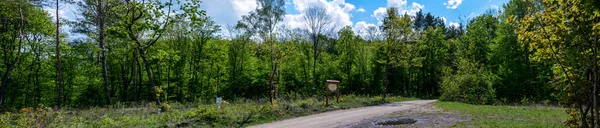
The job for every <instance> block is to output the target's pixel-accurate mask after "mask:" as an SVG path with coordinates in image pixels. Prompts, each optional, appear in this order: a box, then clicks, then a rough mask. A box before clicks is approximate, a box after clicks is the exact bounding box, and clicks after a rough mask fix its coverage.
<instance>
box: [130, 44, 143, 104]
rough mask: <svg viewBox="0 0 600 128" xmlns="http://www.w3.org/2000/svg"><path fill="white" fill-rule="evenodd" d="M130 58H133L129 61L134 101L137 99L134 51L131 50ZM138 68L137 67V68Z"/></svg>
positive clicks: (135, 57)
mask: <svg viewBox="0 0 600 128" xmlns="http://www.w3.org/2000/svg"><path fill="white" fill-rule="evenodd" d="M131 60H133V62H132V63H131V79H133V97H134V100H135V101H138V100H139V95H138V93H139V92H138V88H139V87H138V84H137V83H138V81H137V79H138V76H137V74H136V73H137V71H136V66H135V65H136V63H137V56H136V55H135V51H134V52H133V58H131ZM138 70H139V69H138ZM139 82H140V83H141V82H142V81H141V80H140V81H139Z"/></svg>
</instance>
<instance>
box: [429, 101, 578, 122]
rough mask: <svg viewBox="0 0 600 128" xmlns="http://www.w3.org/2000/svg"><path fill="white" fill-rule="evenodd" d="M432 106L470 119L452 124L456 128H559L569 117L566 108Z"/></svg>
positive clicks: (541, 106) (537, 106)
mask: <svg viewBox="0 0 600 128" xmlns="http://www.w3.org/2000/svg"><path fill="white" fill-rule="evenodd" d="M435 106H436V107H438V108H441V109H444V111H452V112H457V113H458V115H459V116H460V118H463V119H470V120H469V121H466V122H459V123H456V124H454V126H456V127H492V128H498V127H507V128H517V127H518V128H554V127H557V128H561V127H564V122H565V120H566V119H567V117H568V116H569V115H568V114H567V113H565V111H566V110H567V109H566V108H561V107H549V106H546V105H529V106H504V105H500V106H493V105H472V104H466V103H459V102H445V101H438V102H436V103H435Z"/></svg>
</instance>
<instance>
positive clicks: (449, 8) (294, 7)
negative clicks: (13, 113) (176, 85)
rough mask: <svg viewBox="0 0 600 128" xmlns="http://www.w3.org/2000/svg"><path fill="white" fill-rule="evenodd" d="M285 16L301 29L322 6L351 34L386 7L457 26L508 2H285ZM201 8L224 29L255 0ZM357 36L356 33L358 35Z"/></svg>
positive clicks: (214, 0) (373, 22) (222, 0)
mask: <svg viewBox="0 0 600 128" xmlns="http://www.w3.org/2000/svg"><path fill="white" fill-rule="evenodd" d="M285 1H286V13H287V15H286V16H285V18H284V20H283V21H282V22H281V23H280V24H281V25H282V26H286V27H288V28H302V27H304V26H303V23H302V22H303V21H302V13H303V12H304V11H305V10H306V8H308V7H310V6H322V7H324V8H326V10H327V13H328V14H329V15H330V16H331V17H332V19H333V24H334V26H336V27H338V28H341V27H343V26H346V25H350V26H352V27H353V28H354V29H355V31H359V30H360V29H364V28H366V27H368V26H378V25H379V24H380V23H379V22H380V20H381V18H382V16H383V14H384V13H385V10H386V9H387V8H389V7H397V8H399V10H400V11H401V12H400V13H408V14H410V15H412V14H414V13H415V12H416V11H418V10H419V9H422V10H423V12H424V13H427V12H431V13H432V14H433V15H435V16H439V17H444V18H445V19H446V25H458V23H461V22H465V23H466V21H467V19H470V18H473V17H475V16H477V15H479V14H482V13H484V12H485V11H486V10H489V9H499V8H501V7H502V5H503V4H505V3H507V2H508V0H285ZM201 8H202V9H204V10H206V11H207V14H208V15H209V16H211V17H213V18H214V20H215V21H216V22H217V23H218V24H221V25H222V26H226V25H228V24H230V25H232V24H235V23H236V22H237V21H238V20H240V19H241V16H242V15H246V14H248V12H250V11H252V10H254V9H255V8H256V0H204V1H203V4H202V7H201ZM359 34H360V33H359Z"/></svg>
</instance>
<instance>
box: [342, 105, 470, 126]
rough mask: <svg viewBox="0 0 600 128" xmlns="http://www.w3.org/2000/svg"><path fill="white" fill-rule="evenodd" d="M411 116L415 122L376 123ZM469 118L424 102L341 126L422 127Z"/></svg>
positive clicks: (447, 123) (443, 124)
mask: <svg viewBox="0 0 600 128" xmlns="http://www.w3.org/2000/svg"><path fill="white" fill-rule="evenodd" d="M402 118H411V119H415V120H416V122H415V123H412V124H400V125H377V123H378V122H382V121H387V120H393V119H402ZM468 120H470V117H464V116H460V115H459V114H458V112H453V111H451V112H444V111H443V110H442V109H439V108H437V107H435V106H434V105H433V104H426V105H423V106H420V107H418V108H414V109H407V110H402V111H398V112H394V113H393V114H388V115H385V116H380V117H374V118H369V119H365V120H362V121H360V122H357V123H353V124H349V125H345V126H341V127H351V128H397V127H408V128H422V127H427V128H431V127H452V126H453V125H454V124H455V123H457V122H465V121H468Z"/></svg>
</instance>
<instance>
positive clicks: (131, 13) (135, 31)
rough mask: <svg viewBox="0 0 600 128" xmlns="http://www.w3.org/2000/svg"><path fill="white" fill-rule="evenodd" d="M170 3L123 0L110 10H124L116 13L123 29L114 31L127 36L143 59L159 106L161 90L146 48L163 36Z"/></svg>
mask: <svg viewBox="0 0 600 128" xmlns="http://www.w3.org/2000/svg"><path fill="white" fill-rule="evenodd" d="M172 4H173V3H172V0H170V1H169V2H166V3H162V2H160V1H159V0H147V1H146V0H143V1H124V2H123V3H120V4H119V6H116V7H114V8H113V9H115V10H112V11H124V12H125V13H117V14H116V15H117V17H118V18H119V20H120V21H119V22H118V23H117V25H118V26H119V28H122V29H124V30H119V31H116V33H122V34H125V35H127V38H129V40H130V41H132V42H133V43H134V45H135V48H134V49H135V50H136V51H137V53H138V54H139V57H140V58H141V59H142V61H143V64H144V67H145V70H146V75H147V76H148V81H149V83H150V87H151V88H152V89H153V90H154V95H153V97H154V102H155V103H156V104H157V105H159V106H161V105H162V104H161V102H160V93H161V91H162V90H161V89H160V88H159V87H158V86H156V83H155V79H154V76H153V75H152V71H151V63H150V61H149V59H148V56H147V53H146V50H147V49H148V48H149V47H151V46H152V45H154V44H156V42H158V40H159V39H160V38H161V37H162V36H163V33H164V31H165V28H167V27H168V26H169V25H170V24H171V23H172V22H171V17H173V16H172V15H171V11H172V10H171V6H172ZM165 7H167V11H166V13H165V11H164V10H163V9H164V8H165ZM156 19H162V20H156ZM140 36H142V37H140ZM134 59H135V58H134Z"/></svg>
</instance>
